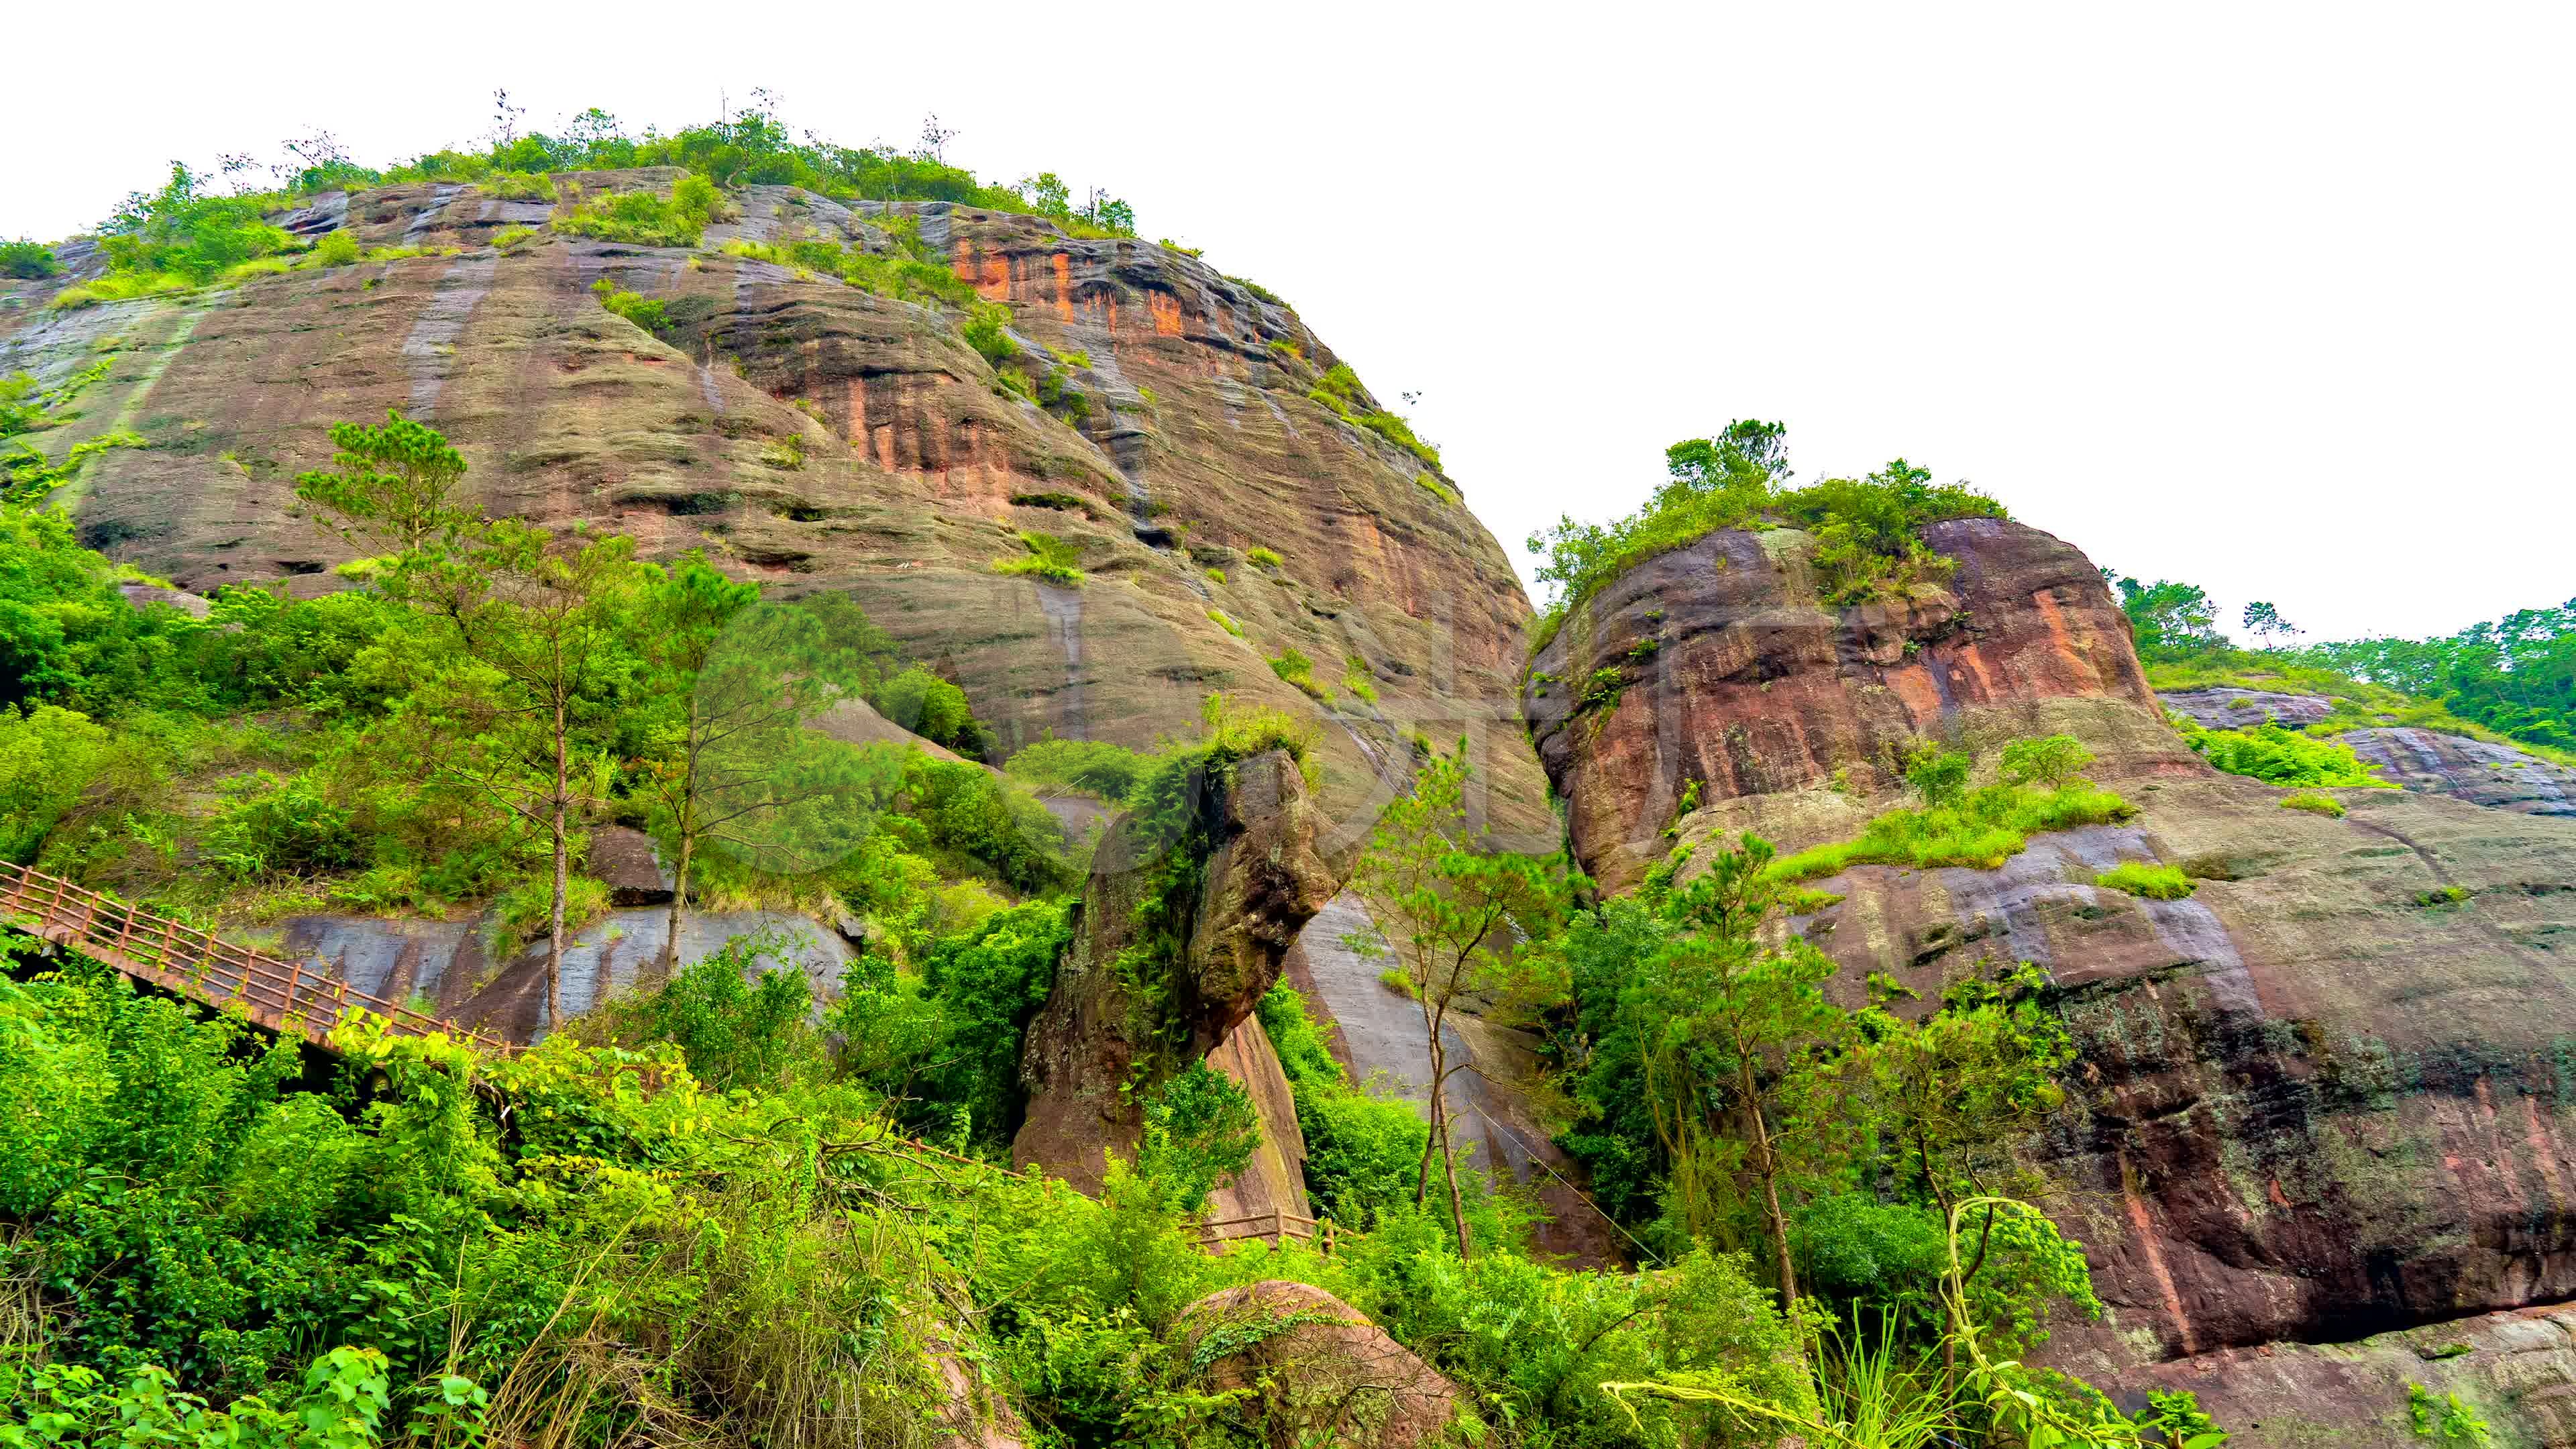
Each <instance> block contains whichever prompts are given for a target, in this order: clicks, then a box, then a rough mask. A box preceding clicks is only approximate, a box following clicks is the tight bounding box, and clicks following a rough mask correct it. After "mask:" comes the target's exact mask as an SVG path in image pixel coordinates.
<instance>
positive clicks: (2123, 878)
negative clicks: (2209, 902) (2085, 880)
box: [2093, 860, 2200, 901]
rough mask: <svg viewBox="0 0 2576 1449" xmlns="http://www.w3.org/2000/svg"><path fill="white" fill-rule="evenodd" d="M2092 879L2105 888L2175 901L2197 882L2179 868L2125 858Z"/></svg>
mask: <svg viewBox="0 0 2576 1449" xmlns="http://www.w3.org/2000/svg"><path fill="white" fill-rule="evenodd" d="M2093 883H2094V884H2095V885H2097V886H2101V887H2103V888H2104V889H2106V890H2115V891H2123V892H2126V893H2127V894H2129V895H2133V896H2144V897H2146V898H2147V899H2148V900H2151V901H2178V900H2181V899H2182V898H2183V897H2184V896H2187V895H2190V894H2191V893H2192V891H2193V890H2194V889H2196V888H2197V887H2198V886H2199V884H2200V883H2199V882H2198V881H2195V880H2193V879H2192V878H2191V877H2189V876H2187V875H2184V874H2183V873H2182V868H2181V867H2179V866H2171V865H2157V864H2154V863H2152V862H2149V861H2141V860H2124V861H2121V862H2120V863H2119V864H2118V865H2115V866H2113V867H2111V868H2110V869H2109V870H2106V871H2104V872H2102V873H2101V874H2100V875H2097V876H2095V877H2093Z"/></svg>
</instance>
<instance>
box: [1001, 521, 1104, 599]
mask: <svg viewBox="0 0 2576 1449" xmlns="http://www.w3.org/2000/svg"><path fill="white" fill-rule="evenodd" d="M1020 544H1021V546H1022V547H1024V548H1026V549H1027V550H1028V552H1027V553H1026V554H1024V555H1022V556H1020V557H1017V558H997V559H995V560H993V572H995V573H997V574H1028V575H1031V576H1033V577H1036V578H1041V579H1044V580H1046V581H1047V582H1048V583H1051V584H1063V585H1064V586H1066V587H1067V588H1080V587H1081V586H1082V581H1083V579H1084V578H1085V577H1086V575H1085V574H1084V573H1083V572H1082V569H1081V568H1080V564H1081V562H1082V549H1081V547H1080V546H1079V545H1076V544H1071V543H1067V542H1065V541H1064V540H1063V539H1060V538H1058V537H1056V536H1055V535H1054V534H1052V533H1039V532H1037V531H1035V530H1033V529H1023V530H1022V531H1021V533H1020Z"/></svg>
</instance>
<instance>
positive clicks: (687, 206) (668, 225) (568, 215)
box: [554, 176, 725, 247]
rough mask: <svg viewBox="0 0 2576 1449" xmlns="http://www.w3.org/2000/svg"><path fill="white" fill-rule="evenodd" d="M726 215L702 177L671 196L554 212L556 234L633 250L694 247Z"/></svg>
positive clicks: (607, 197)
mask: <svg viewBox="0 0 2576 1449" xmlns="http://www.w3.org/2000/svg"><path fill="white" fill-rule="evenodd" d="M724 210H725V206H724V199H723V197H722V196H721V195H720V194H718V192H717V191H716V189H715V187H714V186H713V185H712V184H710V183H709V182H708V180H707V179H706V178H705V177H703V176H683V177H681V178H680V179H679V181H677V182H676V183H674V184H673V185H672V187H671V194H670V195H669V196H656V195H654V194H653V193H652V192H649V191H616V192H609V193H605V194H603V195H601V196H598V197H595V198H593V199H591V200H587V201H582V202H579V203H576V204H573V205H570V206H561V207H557V208H556V209H555V215H554V229H555V230H557V231H560V232H569V233H571V234H572V235H574V236H587V237H597V238H598V239H600V240H601V241H613V242H624V243H626V244H627V245H629V246H644V247H693V246H696V245H697V244H698V241H699V239H700V237H701V236H703V235H704V233H705V232H706V229H707V227H708V225H709V224H710V223H712V222H714V221H715V220H716V219H717V218H718V217H719V216H721V215H723V213H724Z"/></svg>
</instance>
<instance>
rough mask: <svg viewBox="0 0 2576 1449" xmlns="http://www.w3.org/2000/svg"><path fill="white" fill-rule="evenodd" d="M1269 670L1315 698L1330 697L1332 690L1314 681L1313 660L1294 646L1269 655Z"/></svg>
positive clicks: (1325, 698) (1324, 698) (1283, 680)
mask: <svg viewBox="0 0 2576 1449" xmlns="http://www.w3.org/2000/svg"><path fill="white" fill-rule="evenodd" d="M1270 672H1271V673H1273V674H1275V675H1278V676H1279V678H1280V680H1281V681H1282V682H1283V683H1286V684H1292V685H1294V686H1296V687H1297V688H1298V689H1299V690H1301V691H1303V692H1304V693H1306V694H1307V695H1310V696H1312V697H1313V698H1315V699H1319V700H1327V699H1330V698H1332V691H1331V690H1328V689H1326V688H1325V687H1324V686H1323V685H1321V684H1318V683H1316V682H1315V661H1314V660H1312V659H1309V658H1307V657H1306V656H1305V655H1303V654H1301V653H1299V652H1297V650H1296V648H1295V647H1294V646H1290V647H1288V648H1284V649H1281V650H1280V651H1279V652H1278V653H1276V654H1274V655H1272V656H1270Z"/></svg>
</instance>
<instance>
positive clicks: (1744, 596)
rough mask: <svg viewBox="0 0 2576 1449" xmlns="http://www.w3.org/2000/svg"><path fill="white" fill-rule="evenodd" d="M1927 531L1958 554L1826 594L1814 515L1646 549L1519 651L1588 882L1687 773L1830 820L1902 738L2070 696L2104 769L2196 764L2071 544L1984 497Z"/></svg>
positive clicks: (1985, 730) (1888, 784) (1650, 844)
mask: <svg viewBox="0 0 2576 1449" xmlns="http://www.w3.org/2000/svg"><path fill="white" fill-rule="evenodd" d="M1925 538H1926V539H1927V540H1928V541H1929V542H1930V543H1931V544H1932V546H1933V547H1934V548H1936V549H1939V550H1940V551H1942V552H1943V553H1946V554H1949V555H1951V556H1952V557H1955V558H1957V559H1958V560H1959V570H1958V573H1957V575H1956V577H1955V578H1954V579H1953V580H1952V581H1951V588H1950V589H1949V590H1948V591H1946V592H1944V593H1942V594H1941V595H1939V596H1938V597H1935V598H1932V599H1928V600H1924V601H1921V602H1918V603H1914V604H1910V605H1902V606H1885V605H1871V606H1867V607H1863V608H1855V609H1844V610H1839V611H1837V610H1828V609H1826V608H1824V607H1822V606H1821V605H1819V604H1817V603H1816V602H1815V600H1816V586H1815V581H1814V576H1813V574H1812V573H1811V571H1810V570H1809V568H1808V564H1807V554H1808V551H1809V548H1810V546H1811V543H1812V540H1811V539H1810V538H1809V537H1808V535H1806V534H1804V533H1801V532H1799V531H1797V530H1794V529H1775V530H1771V531H1769V532H1761V533H1750V532H1739V531H1733V530H1729V531H1725V532H1720V533H1713V534H1710V535H1709V536H1708V537H1706V538H1703V539H1701V540H1699V541H1698V542H1696V543H1693V544H1690V545H1689V546H1687V547H1684V548H1678V549H1674V550H1672V551H1670V552H1668V553H1665V554H1662V555H1659V556H1657V557H1655V558H1652V559H1649V560H1647V561H1646V562H1645V563H1643V564H1641V565H1639V566H1638V567H1636V568H1634V569H1632V570H1630V571H1629V572H1628V573H1626V574H1625V575H1622V576H1621V577H1620V578H1619V579H1617V580H1616V581H1615V582H1613V583H1612V584H1610V585H1609V587H1607V588H1606V589H1604V590H1603V591H1602V592H1601V593H1600V595H1599V596H1597V597H1595V598H1594V599H1592V600H1590V601H1589V602H1588V603H1587V604H1586V606H1585V607H1584V608H1583V609H1582V610H1580V611H1578V612H1577V614H1576V615H1575V616H1574V617H1573V618H1570V619H1569V620H1567V622H1566V624H1565V626H1564V628H1562V629H1561V630H1559V631H1558V633H1557V635H1556V637H1555V638H1554V639H1552V640H1550V641H1549V642H1548V644H1547V647H1545V648H1544V649H1541V650H1540V651H1539V652H1538V654H1537V656H1536V657H1535V658H1533V659H1532V660H1531V662H1530V667H1529V671H1528V673H1527V675H1526V676H1525V677H1524V679H1523V682H1522V690H1523V694H1522V707H1523V709H1524V710H1525V711H1526V713H1527V715H1528V718H1529V721H1530V733H1531V738H1532V740H1533V741H1534V742H1535V744H1536V745H1537V748H1538V753H1539V758H1540V760H1541V761H1542V762H1543V763H1544V764H1545V765H1546V768H1547V771H1548V774H1549V776H1550V778H1552V779H1553V780H1554V781H1555V782H1556V788H1557V790H1558V792H1559V793H1561V794H1562V795H1564V796H1565V797H1566V800H1567V825H1568V828H1569V831H1570V833H1571V835H1572V838H1573V843H1574V847H1575V850H1576V853H1577V854H1578V855H1579V856H1580V857H1581V858H1582V860H1583V861H1584V863H1585V867H1586V868H1587V869H1589V870H1590V871H1592V872H1593V874H1594V875H1595V876H1596V877H1597V878H1598V879H1600V881H1601V883H1602V885H1603V887H1604V889H1607V890H1613V891H1615V890H1623V889H1626V888H1627V887H1628V886H1630V885H1633V884H1634V883H1635V882H1636V880H1637V878H1638V876H1639V875H1641V874H1642V873H1643V872H1644V870H1645V867H1646V866H1648V865H1649V864H1652V863H1653V862H1654V861H1655V860H1657V859H1659V858H1661V856H1662V854H1663V851H1664V848H1665V844H1666V842H1665V841H1664V839H1663V835H1662V832H1663V828H1664V826H1665V825H1666V824H1668V823H1669V822H1670V821H1671V819H1672V816H1673V811H1674V809H1675V808H1676V807H1677V806H1678V804H1679V803H1680V798H1681V792H1682V790H1683V789H1684V787H1685V785H1686V784H1687V783H1688V782H1691V781H1697V782H1698V783H1699V786H1700V800H1701V803H1702V804H1703V806H1713V805H1718V804H1722V803H1724V802H1728V801H1736V800H1744V801H1761V802H1765V804H1764V805H1763V806H1762V807H1758V809H1757V813H1761V812H1762V811H1767V810H1769V809H1771V808H1772V807H1774V806H1777V805H1780V804H1784V803H1786V802H1787V801H1788V800H1789V799H1791V798H1795V799H1797V800H1798V802H1799V804H1800V806H1801V807H1802V808H1804V809H1806V810H1808V811H1810V812H1813V813H1819V814H1821V815H1822V816H1823V817H1826V818H1821V819H1819V820H1817V821H1816V822H1814V824H1813V826H1812V827H1810V828H1814V829H1818V830H1822V831H1826V832H1830V831H1832V830H1833V829H1835V828H1836V827H1837V826H1838V825H1839V824H1840V823H1842V821H1843V820H1844V819H1850V820H1855V821H1857V820H1865V819H1867V814H1866V812H1864V811H1862V810H1860V809H1859V807H1858V805H1857V804H1852V805H1851V806H1850V808H1847V809H1843V808H1836V806H1837V804H1838V803H1845V802H1857V801H1859V800H1861V799H1863V798H1865V797H1867V796H1870V795H1873V794H1876V793H1878V792H1880V791H1883V790H1887V789H1891V788H1893V787H1894V786H1895V785H1896V784H1897V783H1898V780H1899V777H1898V773H1897V769H1896V756H1897V754H1898V753H1899V752H1901V751H1902V749H1903V748H1904V747H1905V746H1906V745H1907V744H1909V743H1911V742H1912V741H1914V740H1916V739H1918V738H1921V737H1923V736H1925V735H1929V734H1940V733H1945V732H1949V731H1952V730H1954V729H1960V728H1965V729H1967V730H1968V731H1969V732H1970V733H1972V734H1979V733H1982V734H1990V735H2011V734H2018V733H2024V732H2027V731H2028V730H2029V729H2031V728H2033V727H2035V722H2036V721H2037V720H2038V719H2039V718H2041V717H2042V716H2046V717H2050V718H2057V717H2064V718H2066V719H2067V720H2069V721H2073V720H2075V719H2077V718H2079V717H2080V718H2081V720H2082V722H2083V725H2084V727H2083V728H2082V729H2080V730H2078V731H2077V732H2078V733H2082V734H2085V735H2086V736H2087V737H2088V738H2091V739H2094V740H2096V746H2095V747H2096V749H2102V746H2103V743H2104V742H2108V743H2111V744H2112V745H2114V746H2115V748H2114V749H2108V750H2103V753H2104V755H2105V756H2106V760H2105V765H2104V770H2103V774H2104V778H2105V779H2106V780H2120V779H2125V778H2128V777H2129V776H2131V775H2137V774H2158V773H2166V772H2174V771H2180V772H2183V773H2193V772H2196V771H2197V770H2198V768H2199V767H2198V766H2197V764H2196V763H2195V762H2194V760H2193V757H2192V755H2191V754H2190V752H2189V751H2188V750H2185V749H2184V748H2183V747H2182V746H2181V744H2180V742H2179V741H2177V740H2175V739H2174V737H2173V734H2172V732H2171V731H2170V730H2167V729H2166V728H2164V726H2163V724H2162V722H2161V717H2160V716H2158V715H2157V713H2156V711H2155V696H2154V695H2153V694H2152V693H2150V692H2149V690H2148V689H2147V681H2146V675H2145V673H2144V672H2143V671H2141V670H2140V669H2139V667H2138V662H2137V658H2136V656H2135V654H2134V652H2133V651H2132V650H2131V649H2130V647H2129V643H2128V638H2129V636H2128V623H2127V620H2126V619H2125V618H2123V617H2122V615H2121V613H2120V610H2119V607H2118V605H2117V604H2115V603H2113V602H2112V600H2111V597H2110V593H2109V591H2108V590H2107V589H2106V588H2104V587H2103V584H2102V578H2101V575H2100V574H2099V573H2098V572H2097V571H2095V569H2094V568H2093V566H2092V564H2091V563H2090V562H2088V561H2087V560H2086V559H2085V557H2084V555H2082V554H2081V553H2078V552H2077V551H2076V550H2074V549H2072V548H2069V547H2067V546H2066V545H2065V544H2063V543H2060V542H2058V541H2057V540H2056V539H2054V538H2051V537H2049V536H2048V535H2047V534H2044V533H2040V532H2038V531H2037V530H2035V529H2030V528H2024V527H2022V526H2020V525H2018V524H2012V523H2005V522H2002V521H2000V520H1996V519H1990V518H1975V519H1957V520H1953V521H1951V522H1948V523H1942V524H1936V525H1934V526H1933V527H1932V528H1930V529H1928V530H1926V531H1925ZM1605 671H1607V673H1605ZM1596 681H1598V682H1597V683H1596ZM1837 780H1839V781H1841V782H1842V783H1841V790H1840V793H1838V794H1835V795H1830V796H1826V797H1825V798H1824V799H1822V800H1815V799H1809V798H1807V796H1808V795H1812V794H1815V793H1817V791H1816V787H1819V786H1824V785H1827V784H1831V783H1833V782H1835V781H1837ZM1801 792H1804V793H1801ZM1766 818H1767V816H1766ZM1818 838H1826V837H1825V836H1822V835H1820V836H1819V837H1818ZM1783 845H1784V848H1792V847H1788V846H1787V845H1786V842H1783Z"/></svg>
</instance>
